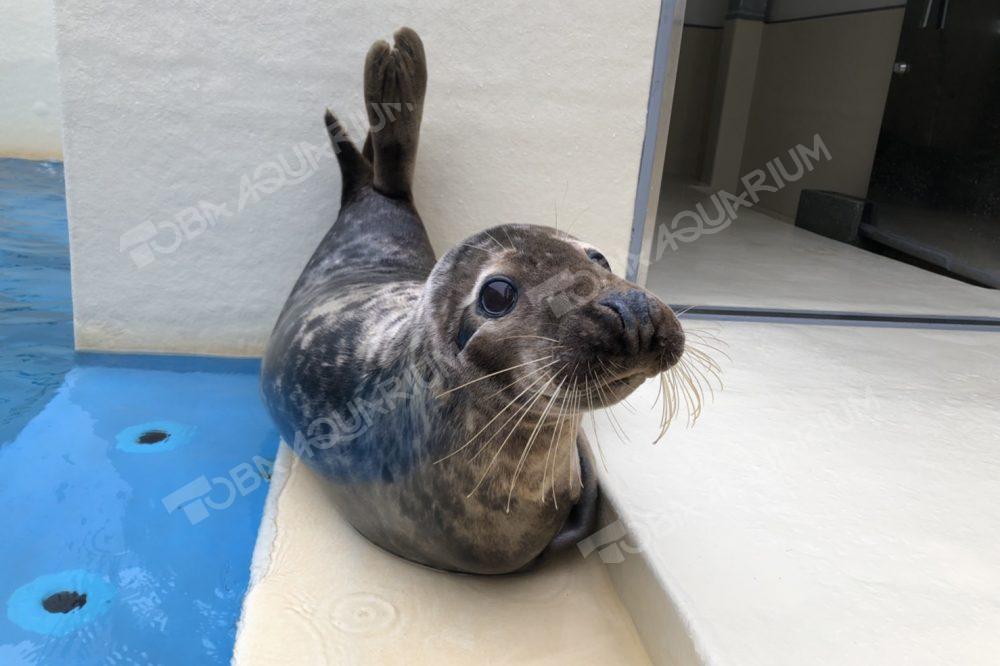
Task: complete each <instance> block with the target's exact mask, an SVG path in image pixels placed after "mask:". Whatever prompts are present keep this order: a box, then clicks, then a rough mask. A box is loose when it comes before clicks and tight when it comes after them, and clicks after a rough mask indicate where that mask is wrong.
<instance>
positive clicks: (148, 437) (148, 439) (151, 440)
mask: <svg viewBox="0 0 1000 666" xmlns="http://www.w3.org/2000/svg"><path fill="white" fill-rule="evenodd" d="M169 437H170V433H168V432H166V431H165V430H147V431H146V432H144V433H142V434H141V435H139V436H138V437H136V440H135V441H136V443H137V444H159V443H160V442H162V441H164V440H166V439H167V438H169Z"/></svg>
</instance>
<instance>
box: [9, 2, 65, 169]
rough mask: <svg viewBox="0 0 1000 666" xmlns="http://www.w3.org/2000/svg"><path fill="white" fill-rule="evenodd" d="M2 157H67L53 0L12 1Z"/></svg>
mask: <svg viewBox="0 0 1000 666" xmlns="http://www.w3.org/2000/svg"><path fill="white" fill-rule="evenodd" d="M0 96H2V103H0V157H23V158H27V159H33V160H60V159H62V139H61V135H60V129H61V124H62V121H61V113H60V111H61V110H60V108H59V72H58V68H57V67H56V29H55V18H54V12H53V8H52V1H51V0H10V1H9V2H5V3H4V5H3V20H0Z"/></svg>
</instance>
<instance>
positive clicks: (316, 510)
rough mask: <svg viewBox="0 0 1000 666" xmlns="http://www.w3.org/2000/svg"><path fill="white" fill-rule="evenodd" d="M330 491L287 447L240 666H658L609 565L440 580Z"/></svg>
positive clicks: (244, 621) (239, 642)
mask: <svg viewBox="0 0 1000 666" xmlns="http://www.w3.org/2000/svg"><path fill="white" fill-rule="evenodd" d="M325 484H326V482H325V481H324V480H323V479H321V478H320V477H318V476H316V475H315V474H314V473H313V472H312V471H311V470H309V469H308V468H307V467H306V466H305V465H303V464H302V463H301V462H300V461H299V460H298V459H297V458H295V456H294V455H292V454H291V452H290V450H289V448H288V447H287V446H284V445H283V446H282V448H281V452H280V453H279V456H278V460H277V463H276V465H275V474H274V477H273V478H272V485H271V489H270V493H269V497H268V501H267V505H266V508H265V516H264V520H263V522H262V530H261V534H260V536H259V538H258V544H257V548H256V550H255V553H254V565H253V568H252V575H251V584H250V589H249V591H248V593H247V596H246V599H245V601H244V607H243V617H242V618H241V620H240V628H239V632H238V634H237V639H236V648H235V653H234V659H233V663H234V664H237V665H241V664H246V665H251V664H253V665H256V664H303V665H310V664H403V663H405V664H435V665H436V664H442V663H456V664H463V663H469V664H472V663H498V664H500V663H511V664H524V663H539V664H545V663H574V664H594V665H597V664H608V663H612V664H617V663H626V664H648V663H650V661H649V658H648V657H647V655H646V654H645V652H644V650H643V647H642V644H641V642H640V640H639V637H638V634H637V632H636V630H635V627H634V626H633V624H632V621H631V619H630V618H629V616H628V614H627V613H626V612H625V610H624V608H622V606H621V604H620V602H619V601H618V598H617V595H616V593H615V590H614V587H613V585H612V583H611V580H610V578H609V576H608V573H607V570H606V568H605V567H604V566H603V565H602V564H601V563H600V561H599V560H598V559H597V558H590V559H584V558H582V557H580V556H579V555H578V554H575V553H569V554H567V556H565V557H562V558H559V559H556V560H553V561H552V562H549V563H548V564H547V565H545V566H543V567H541V568H540V569H539V570H537V571H535V572H532V573H529V574H524V575H512V576H504V577H483V576H467V575H459V574H452V573H443V572H439V571H435V570H432V569H428V568H425V567H421V566H418V565H415V564H412V563H410V562H407V561H405V560H402V559H400V558H397V557H395V556H393V555H390V554H389V553H386V552H385V551H382V550H381V549H379V548H377V547H375V546H373V545H372V544H370V543H369V542H367V541H366V540H365V539H364V538H363V537H362V536H360V535H359V534H358V533H356V532H355V531H354V530H353V528H351V527H350V526H349V525H348V524H347V523H346V522H345V521H344V520H343V519H341V518H340V516H339V515H338V514H337V512H336V511H335V509H334V508H333V505H332V502H331V501H330V498H329V496H328V494H327V489H326V486H325Z"/></svg>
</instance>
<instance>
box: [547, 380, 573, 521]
mask: <svg viewBox="0 0 1000 666" xmlns="http://www.w3.org/2000/svg"><path fill="white" fill-rule="evenodd" d="M576 382H577V378H576V377H574V378H573V386H571V387H570V390H569V392H570V394H571V395H572V393H573V391H575V390H576ZM567 404H568V401H567V400H566V399H565V398H564V399H563V401H562V402H561V403H559V413H558V414H557V415H556V424H555V426H553V427H552V438H551V439H550V440H549V448H548V450H547V451H546V452H545V460H544V461H543V462H542V488H541V490H542V494H541V500H542V501H543V502H544V501H545V479H546V478H547V477H548V475H549V458H550V457H551V456H552V447H553V445H554V444H555V443H556V442H557V441H559V435H560V434H561V433H562V430H563V424H564V423H565V420H564V419H563V414H565V413H566V405H567ZM554 467H555V464H554V463H553V472H552V503H553V504H554V505H555V508H557V509H558V508H559V500H557V499H556V485H555V469H554Z"/></svg>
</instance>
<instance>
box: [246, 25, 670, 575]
mask: <svg viewBox="0 0 1000 666" xmlns="http://www.w3.org/2000/svg"><path fill="white" fill-rule="evenodd" d="M425 86H426V68H425V64H424V55H423V47H422V45H421V43H420V39H419V37H417V35H416V33H414V32H413V31H412V30H409V29H407V28H403V29H401V30H400V31H398V32H397V33H396V35H395V47H394V48H393V47H390V46H389V45H388V44H386V43H384V42H378V43H376V44H375V45H374V46H373V47H372V49H371V51H370V52H369V55H368V59H367V61H366V68H365V97H366V104H367V105H368V106H369V110H371V108H372V106H373V105H375V104H381V103H385V102H393V103H400V104H401V111H400V114H399V115H398V116H397V117H396V118H395V119H394V120H393V121H391V122H389V123H388V124H386V125H385V126H384V127H382V128H380V129H379V131H377V132H372V133H371V134H370V135H369V138H368V141H366V145H365V148H364V150H363V151H358V150H357V149H356V148H355V147H354V145H353V144H352V143H351V142H350V141H349V140H348V139H347V138H346V136H345V135H344V134H343V131H342V129H341V128H340V125H339V123H338V122H337V120H336V119H335V118H334V117H333V115H332V114H330V113H328V114H327V126H328V129H329V131H330V135H331V138H332V139H333V141H334V148H335V151H336V152H337V157H338V161H339V163H340V166H341V170H342V173H343V180H344V189H343V194H342V206H341V210H340V214H339V216H338V218H337V221H336V222H335V224H334V225H333V227H332V228H331V229H330V231H329V232H328V233H327V235H326V237H325V238H324V239H323V241H322V242H321V243H320V245H319V247H318V248H317V249H316V252H315V253H314V254H313V256H312V258H311V259H310V261H309V263H308V264H307V265H306V268H305V269H304V270H303V272H302V276H301V277H300V278H299V280H298V282H297V283H296V284H295V287H294V288H293V290H292V293H291V295H290V296H289V298H288V301H287V303H286V304H285V307H284V309H283V311H282V313H281V315H280V317H279V319H278V322H277V324H276V326H275V329H274V332H273V334H272V336H271V340H270V343H269V345H268V349H267V352H266V354H265V358H264V364H263V369H262V389H263V393H264V397H265V400H266V403H267V406H268V408H269V410H270V412H271V414H272V416H273V418H274V420H275V422H276V423H277V425H278V427H279V429H280V431H281V434H282V436H283V437H284V439H285V441H286V442H288V443H289V444H291V445H292V446H293V447H294V448H295V449H296V452H297V453H298V455H299V456H300V457H301V458H302V460H304V461H305V462H306V463H307V464H308V465H310V466H311V467H312V468H313V469H315V470H317V471H318V472H320V473H321V474H323V475H324V476H326V477H327V478H328V479H329V480H330V481H331V484H332V493H333V497H334V501H335V502H336V504H337V506H338V508H339V510H340V511H341V512H342V514H343V515H344V516H345V517H346V519H347V520H348V521H350V523H351V524H352V525H353V526H354V527H355V528H356V529H358V531H360V532H361V533H362V534H364V535H365V536H366V537H368V538H369V539H370V540H371V541H373V542H375V543H376V544H378V545H380V546H382V547H383V548H385V549H387V550H389V551H391V552H393V553H396V554H398V555H401V556H403V557H406V558H408V559H411V560H414V561H417V562H420V563H423V564H427V565H430V566H433V567H438V568H442V569H449V570H454V571H464V572H473V573H487V574H495V573H506V572H511V571H517V570H520V569H523V568H524V567H526V566H528V565H529V564H531V563H532V562H533V561H535V560H536V558H538V557H539V555H540V554H542V553H543V552H545V551H546V549H549V548H552V547H553V545H555V546H565V545H568V544H570V543H572V542H574V541H575V540H577V539H579V538H582V536H584V535H585V534H586V533H587V532H588V530H589V529H590V525H591V522H592V519H593V512H594V503H595V501H596V496H597V485H596V478H595V475H594V471H593V464H592V460H591V454H590V452H589V450H588V447H587V446H586V442H585V440H584V438H583V436H582V434H580V433H579V432H578V430H577V425H578V423H579V419H580V413H582V412H583V411H585V410H587V409H592V408H596V407H599V406H605V405H609V404H612V403H614V402H616V401H618V400H620V399H622V398H624V397H625V396H626V395H628V393H630V392H631V391H632V390H634V389H635V388H636V387H637V386H638V385H639V384H640V383H641V382H642V381H643V380H644V379H645V378H646V377H650V376H653V375H655V374H657V373H658V372H661V371H662V370H664V369H666V368H668V367H670V365H672V364H673V363H675V362H676V361H677V359H678V358H679V356H680V354H681V352H682V350H683V344H684V343H683V333H682V332H681V330H680V327H679V325H678V324H677V320H676V318H674V316H673V314H672V313H671V312H670V310H669V308H667V307H666V306H665V305H663V304H662V303H660V302H659V301H658V300H657V299H655V298H654V297H652V296H651V295H648V294H646V293H645V292H643V291H642V290H640V289H639V288H638V287H636V286H635V285H632V284H630V283H627V282H625V281H624V280H622V279H620V278H618V277H616V276H615V275H613V274H612V273H611V272H610V271H609V270H607V269H606V264H604V263H603V261H602V262H600V263H595V257H596V256H599V255H596V254H595V250H594V249H593V248H591V247H590V246H588V245H587V244H585V243H582V242H580V241H578V240H576V239H574V238H572V237H570V236H568V235H566V234H565V233H562V232H559V231H556V230H554V229H550V228H546V227H535V226H527V225H505V226H502V227H496V228H494V229H491V230H487V231H484V232H481V233H479V234H476V235H474V236H473V237H471V238H469V239H467V240H466V241H465V242H463V243H462V244H460V245H458V246H456V247H455V248H454V249H452V250H451V251H450V252H448V253H447V254H446V255H445V256H444V257H442V258H441V260H440V261H435V256H434V253H433V251H432V249H431V245H430V242H429V240H428V238H427V234H426V232H425V230H424V226H423V223H422V222H421V220H420V216H419V215H418V214H417V211H416V208H415V207H414V204H413V200H412V195H411V182H412V175H413V166H414V161H415V157H416V150H417V142H418V136H419V126H420V120H421V113H422V110H423V96H424V90H425ZM374 126H375V124H374V122H373V127H374ZM563 273H565V274H566V275H568V276H570V278H569V280H570V283H569V284H568V285H563V286H562V287H559V286H558V281H556V287H557V289H564V290H565V292H561V294H562V295H565V294H568V295H569V296H570V298H569V301H570V302H572V303H573V307H572V308H571V309H570V310H568V311H567V310H564V309H559V308H553V307H552V303H551V302H550V300H548V299H547V293H546V292H547V290H551V289H552V288H553V284H554V283H553V279H552V278H553V276H554V275H557V274H563ZM494 275H503V276H505V277H506V278H509V279H510V280H511V281H512V282H514V283H515V284H516V285H517V286H518V289H519V296H518V300H517V303H516V307H514V309H513V310H512V311H511V312H510V314H508V315H507V316H504V317H500V318H495V317H490V316H486V315H485V314H484V313H483V311H482V309H481V307H478V306H477V295H478V294H479V291H480V289H481V287H482V285H483V283H484V281H485V280H487V279H488V278H489V277H490V276H494ZM580 276H585V279H584V282H585V283H586V290H585V293H583V295H582V296H579V295H578V294H577V292H579V289H577V287H578V285H575V284H574V282H575V281H576V280H577V279H578V278H579V277H580ZM532 290H534V292H533V291H532ZM575 295H577V296H578V297H575ZM563 300H564V301H565V300H566V299H565V298H563ZM555 341H557V342H555ZM537 359H544V360H537ZM598 364H600V367H598ZM598 377H600V379H601V384H600V385H598V384H597V383H596V378H598ZM470 382H472V383H470ZM465 384H468V385H467V386H464V387H463V388H457V389H456V387H460V386H462V385H465ZM530 399H533V400H534V401H533V402H529V400H530ZM519 411H520V415H519V416H518V413H519ZM498 414H500V416H498ZM560 414H564V416H563V417H562V418H561V419H560V418H557V417H558V416H559V415H560ZM510 415H514V416H517V418H514V417H511V416H510ZM543 416H545V418H542V417H543ZM477 433H481V434H478V436H476V435H477ZM533 436H534V439H532V437H533ZM529 442H533V443H532V446H531V447H530V449H529V448H528V446H527V445H528V443H529ZM515 479H516V484H515V483H514V482H515Z"/></svg>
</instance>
